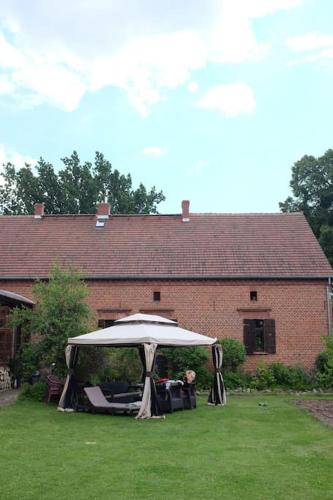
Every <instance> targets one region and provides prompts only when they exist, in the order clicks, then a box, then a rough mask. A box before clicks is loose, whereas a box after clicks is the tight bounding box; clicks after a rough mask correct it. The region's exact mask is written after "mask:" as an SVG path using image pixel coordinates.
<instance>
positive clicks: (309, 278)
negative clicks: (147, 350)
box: [0, 273, 330, 282]
mask: <svg viewBox="0 0 333 500" xmlns="http://www.w3.org/2000/svg"><path fill="white" fill-rule="evenodd" d="M82 279H84V280H87V281H91V280H100V281H103V280H110V281H145V280H147V281H160V280H170V281H179V280H193V281H211V280H221V281H229V280H250V281H263V280H277V281H281V280H286V281H293V280H295V281H296V280H297V281H317V280H327V279H328V280H329V281H330V278H328V277H327V275H326V276H325V275H321V276H314V275H303V276H301V275H295V276H293V275H290V274H289V275H285V276H284V275H263V276H253V275H230V276H228V275H190V274H177V275H175V274H142V275H136V276H133V275H126V274H120V275H119V274H118V275H117V274H105V275H103V274H96V275H94V274H90V275H85V274H84V273H82ZM38 280H43V281H44V280H45V281H48V280H49V277H48V275H35V276H33V275H32V276H27V275H16V276H15V275H14V276H13V275H3V276H0V282H1V281H38Z"/></svg>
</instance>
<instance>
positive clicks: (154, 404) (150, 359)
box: [136, 344, 160, 418]
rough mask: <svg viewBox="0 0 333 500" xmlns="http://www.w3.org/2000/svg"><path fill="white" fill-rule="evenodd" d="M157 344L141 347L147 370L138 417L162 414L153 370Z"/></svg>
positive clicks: (145, 369)
mask: <svg viewBox="0 0 333 500" xmlns="http://www.w3.org/2000/svg"><path fill="white" fill-rule="evenodd" d="M156 349H157V344H144V345H143V349H140V350H139V352H140V357H141V360H142V363H143V367H144V371H145V374H144V375H145V380H144V388H143V395H142V401H141V407H140V410H139V413H138V415H137V417H136V418H151V417H157V416H159V415H160V409H159V405H158V401H157V395H156V387H155V382H154V379H153V376H152V371H153V368H154V364H155V356H156Z"/></svg>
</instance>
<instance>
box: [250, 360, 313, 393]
mask: <svg viewBox="0 0 333 500" xmlns="http://www.w3.org/2000/svg"><path fill="white" fill-rule="evenodd" d="M312 384H313V380H312V377H311V376H310V374H308V373H307V372H306V371H305V370H304V368H303V367H301V366H287V365H284V364H283V363H271V364H269V365H266V364H264V363H262V364H260V365H259V366H258V367H257V371H256V374H255V377H254V378H253V380H252V381H251V387H253V388H255V389H258V390H262V389H269V388H274V387H281V388H283V389H292V390H296V391H298V390H299V391H302V390H304V391H305V390H307V389H311V387H312Z"/></svg>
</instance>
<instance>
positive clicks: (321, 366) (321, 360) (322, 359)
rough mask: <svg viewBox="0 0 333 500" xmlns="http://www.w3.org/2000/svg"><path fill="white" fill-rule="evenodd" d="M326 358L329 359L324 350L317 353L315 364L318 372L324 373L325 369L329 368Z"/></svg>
mask: <svg viewBox="0 0 333 500" xmlns="http://www.w3.org/2000/svg"><path fill="white" fill-rule="evenodd" d="M328 359H329V356H328V353H327V352H325V351H324V352H320V353H319V354H318V355H317V357H316V362H315V365H316V369H317V371H318V372H320V373H324V372H325V371H326V370H328V368H329V366H328Z"/></svg>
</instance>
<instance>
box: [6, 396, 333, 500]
mask: <svg viewBox="0 0 333 500" xmlns="http://www.w3.org/2000/svg"><path fill="white" fill-rule="evenodd" d="M261 402H266V403H267V406H259V403H261ZM0 450H1V451H0V478H1V479H0V498H1V500H12V499H13V500H14V499H15V500H17V499H20V500H22V499H38V500H40V499H48V500H49V499H50V500H52V499H64V498H68V499H70V500H73V499H78V500H85V499H89V500H92V499H106V500H108V499H154V500H159V499H201V500H204V499H221V498H222V499H239V498H246V499H247V500H248V499H256V500H258V499H269V500H274V499H302V500H305V499H309V500H310V499H311V500H315V499H321V500H324V499H332V498H333V430H332V429H331V428H329V427H327V426H325V425H324V424H322V423H320V422H317V421H316V420H314V419H313V418H312V417H311V416H309V415H308V414H307V413H306V412H305V411H303V410H301V409H299V408H297V407H295V406H294V405H293V404H292V403H291V402H290V401H289V400H288V396H252V395H251V396H231V397H230V398H229V401H228V405H227V406H226V407H224V408H215V407H208V406H206V404H205V401H204V400H203V399H202V400H200V401H199V406H198V408H197V409H196V410H193V411H183V412H178V413H174V414H172V415H168V416H167V418H166V419H165V420H147V421H136V420H135V419H133V418H131V417H122V416H118V417H112V416H108V415H91V414H83V413H77V414H75V413H74V414H68V413H67V414H63V413H59V412H57V411H56V410H55V407H54V406H47V405H45V404H42V403H33V402H23V401H22V402H19V403H17V404H16V405H15V406H11V407H6V408H1V409H0Z"/></svg>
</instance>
